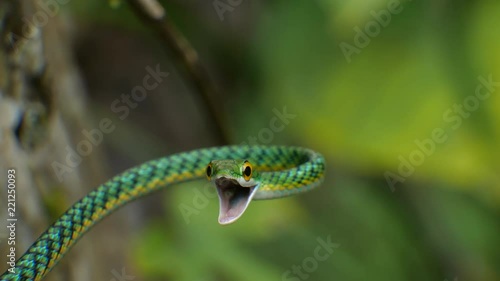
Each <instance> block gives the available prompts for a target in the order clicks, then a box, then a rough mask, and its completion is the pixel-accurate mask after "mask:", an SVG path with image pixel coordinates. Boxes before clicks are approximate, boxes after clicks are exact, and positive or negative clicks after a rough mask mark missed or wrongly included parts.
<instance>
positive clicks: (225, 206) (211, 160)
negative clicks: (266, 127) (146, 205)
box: [0, 146, 325, 281]
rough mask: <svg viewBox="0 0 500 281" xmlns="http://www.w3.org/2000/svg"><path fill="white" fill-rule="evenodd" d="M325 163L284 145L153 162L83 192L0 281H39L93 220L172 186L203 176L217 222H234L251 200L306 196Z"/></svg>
mask: <svg viewBox="0 0 500 281" xmlns="http://www.w3.org/2000/svg"><path fill="white" fill-rule="evenodd" d="M324 171H325V160H324V158H323V156H321V154H319V153H317V152H315V151H312V150H310V149H306V148H301V147H288V146H222V147H213V148H204V149H198V150H193V151H190V152H183V153H178V154H174V155H171V156H167V157H164V158H160V159H157V160H152V161H149V162H146V163H144V164H142V165H139V166H136V167H134V168H131V169H129V170H127V171H125V172H123V173H122V174H120V175H117V176H115V177H113V178H112V179H110V180H109V181H107V182H106V183H104V184H102V185H100V186H99V187H97V188H96V189H95V190H93V191H91V192H90V193H88V194H87V195H86V196H85V197H83V198H82V199H81V200H80V201H78V202H76V203H75V204H74V205H73V206H72V207H71V208H69V209H68V210H67V211H66V212H65V213H64V214H63V215H62V216H61V217H59V219H57V221H56V222H55V223H54V224H52V226H50V227H49V228H48V229H47V230H46V231H45V232H44V233H43V234H42V235H41V236H40V237H39V238H38V239H37V240H36V241H35V242H34V243H33V245H32V246H31V247H30V248H29V249H28V250H27V251H26V253H24V255H22V256H21V258H20V259H19V260H18V261H17V262H16V266H15V267H14V270H13V271H14V272H12V270H8V271H6V272H5V273H4V274H3V275H2V276H0V280H1V281H4V280H41V279H42V278H43V277H44V276H45V275H46V274H47V273H48V272H49V271H50V270H51V269H52V268H53V267H54V266H55V265H56V264H57V263H58V262H59V261H60V260H61V259H62V257H63V256H64V254H65V253H66V252H67V251H68V250H69V249H70V248H71V247H72V246H73V245H74V244H75V243H76V241H77V240H78V239H79V238H81V237H82V236H83V235H84V234H85V233H86V232H87V231H88V230H89V229H90V228H92V227H93V226H94V225H95V224H96V223H97V222H98V221H100V220H101V219H103V218H104V217H106V216H107V215H109V214H110V213H112V212H113V211H114V210H116V209H117V208H119V207H120V206H123V205H124V204H126V203H128V202H130V201H132V200H134V199H137V198H139V197H142V196H144V195H146V194H148V193H150V192H152V191H155V190H158V189H160V188H163V187H166V186H170V185H172V184H176V183H180V182H184V181H188V180H194V179H199V178H202V177H205V176H206V177H207V178H208V179H209V180H211V181H212V182H213V183H214V184H215V186H216V189H217V193H218V196H219V206H220V208H219V223H220V224H228V223H232V222H234V221H236V220H237V219H238V218H239V217H240V216H241V215H242V214H243V213H244V212H245V210H246V208H247V206H248V204H249V203H250V201H251V200H258V199H273V198H281V197H286V196H290V195H293V194H296V193H300V192H304V191H308V190H310V189H312V188H314V187H316V186H318V185H319V184H320V183H321V182H322V180H323V176H324Z"/></svg>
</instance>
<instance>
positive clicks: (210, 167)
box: [206, 162, 212, 180]
mask: <svg viewBox="0 0 500 281" xmlns="http://www.w3.org/2000/svg"><path fill="white" fill-rule="evenodd" d="M206 172H207V178H208V180H210V178H211V177H212V162H210V163H209V164H208V166H207V171H206Z"/></svg>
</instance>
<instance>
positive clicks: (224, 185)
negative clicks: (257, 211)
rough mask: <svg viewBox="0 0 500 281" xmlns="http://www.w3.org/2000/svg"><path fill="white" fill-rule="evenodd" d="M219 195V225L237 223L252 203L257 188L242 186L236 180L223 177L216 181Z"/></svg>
mask: <svg viewBox="0 0 500 281" xmlns="http://www.w3.org/2000/svg"><path fill="white" fill-rule="evenodd" d="M215 186H216V188H217V194H218V195H219V223H220V224H230V223H233V222H235V221H236V220H237V219H238V218H239V217H241V215H242V214H243V213H244V212H245V210H246V209H247V207H248V205H249V204H250V201H252V198H253V196H254V195H255V191H257V186H256V185H254V186H250V187H246V186H241V185H240V183H239V182H238V181H237V180H235V179H230V178H225V177H221V178H218V179H216V180H215Z"/></svg>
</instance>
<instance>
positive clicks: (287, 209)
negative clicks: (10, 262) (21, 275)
mask: <svg viewBox="0 0 500 281" xmlns="http://www.w3.org/2000/svg"><path fill="white" fill-rule="evenodd" d="M135 2H137V3H138V2H141V1H123V2H121V1H111V2H107V1H97V0H88V1H70V0H64V1H63V0H59V1H57V0H51V1H49V0H45V1H35V0H23V1H2V3H0V11H1V14H0V16H1V17H2V25H1V28H2V44H3V45H2V51H1V54H0V63H1V66H0V67H1V69H0V119H1V120H2V121H1V122H0V123H1V124H0V129H1V132H0V150H1V154H0V159H1V165H0V166H1V167H2V168H5V169H7V168H8V167H15V168H16V169H17V172H18V175H19V183H18V192H17V194H18V197H17V200H18V215H19V216H20V218H21V221H22V223H20V224H19V228H18V230H17V231H18V234H17V239H18V241H19V243H18V244H19V246H18V247H17V251H18V253H17V254H18V256H20V255H21V254H22V252H24V250H25V249H26V248H27V247H28V246H29V245H30V244H31V243H32V242H33V241H34V240H35V239H36V238H37V237H38V235H39V234H40V233H41V232H42V231H43V230H44V229H45V228H46V227H47V226H48V225H49V224H50V223H51V222H52V221H54V220H55V219H56V218H57V217H58V216H59V215H60V214H62V213H63V212H64V211H65V210H66V209H67V208H68V207H69V206H70V205H71V204H72V203H73V202H75V201H76V200H78V199H79V198H81V197H82V196H83V195H84V194H86V193H87V192H88V191H89V190H91V189H92V188H94V187H95V186H97V185H99V184H101V183H103V182H104V181H106V180H107V179H109V178H110V177H112V176H114V175H116V174H118V173H120V172H121V171H123V170H125V169H127V168H129V167H132V166H135V165H137V164H140V163H142V162H145V161H147V160H150V159H154V158H158V157H162V156H166V155H170V154H173V153H175V152H181V151H187V150H193V149H196V148H200V147H207V146H214V145H224V144H242V143H247V144H283V145H299V146H304V147H310V148H312V149H314V150H317V151H319V152H321V153H322V154H323V155H324V156H325V157H326V159H327V175H326V179H325V182H324V183H323V184H322V185H321V187H319V188H317V189H316V190H314V191H312V192H309V193H307V194H302V195H300V196H296V197H292V198H287V199H282V200H273V201H259V202H254V203H252V204H251V206H250V207H249V209H248V210H247V212H246V213H245V215H244V216H243V217H242V218H241V219H240V220H239V221H238V222H237V223H235V224H233V225H230V226H224V227H222V226H219V225H218V223H217V214H218V200H217V198H216V196H215V193H214V190H213V188H212V187H210V186H209V185H208V183H207V182H205V181H196V182H191V183H186V184H182V185H179V186H175V187H173V188H171V189H169V190H166V191H161V192H158V193H155V194H154V195H152V196H148V197H146V198H144V199H141V200H139V201H136V202H134V203H131V204H130V205H129V206H126V207H125V208H123V209H120V210H119V211H118V212H117V213H115V214H113V215H112V216H111V217H110V218H107V219H105V220H104V221H103V222H102V223H100V224H99V225H98V226H96V227H95V228H94V229H93V230H92V231H91V232H90V233H89V234H88V235H86V236H85V237H84V238H83V239H82V240H81V242H79V243H78V244H77V245H76V246H75V248H74V249H73V250H72V251H71V252H70V253H69V254H68V255H67V256H66V257H65V258H64V259H63V261H62V262H61V263H60V265H59V266H57V267H56V268H55V269H54V270H53V272H51V273H50V274H49V275H48V278H47V280H96V279H98V280H115V281H121V280H150V281H153V280H179V281H182V280H190V281H192V280H199V281H211V280H293V281H297V280H436V281H440V280H449V281H451V280H453V281H455V280H457V281H458V280H460V281H462V280H464V281H465V280H500V208H499V206H500V177H499V160H498V159H499V157H500V148H499V145H498V144H499V143H500V96H499V95H500V33H499V32H498V31H497V26H498V25H500V17H499V16H498V15H499V14H500V2H498V1H493V0H481V1H437V2H436V1H431V0H424V1H395V0H370V1H359V0H354V1H335V0H330V1H326V0H313V1H243V0H211V1H178V0H173V1H166V0H165V1H160V4H161V5H162V6H163V7H164V8H165V10H166V11H167V14H168V19H169V21H170V24H172V26H175V27H176V28H177V30H178V31H179V34H180V36H184V37H185V38H186V39H187V40H189V42H190V43H191V46H192V47H193V48H194V50H196V51H197V56H191V57H190V58H195V59H196V58H197V59H198V60H199V61H198V62H199V65H201V66H202V67H203V69H204V71H203V72H201V74H200V73H198V72H197V71H196V70H195V71H193V70H192V69H190V66H189V65H188V66H187V67H186V64H185V63H183V59H182V55H181V54H182V52H178V51H175V50H174V49H175V48H172V45H169V43H168V42H169V41H168V38H167V39H165V37H164V33H162V30H161V28H160V29H159V28H157V27H156V26H155V23H154V22H153V23H151V21H148V19H147V16H146V17H145V16H144V15H141V14H140V12H138V10H139V9H138V8H137V6H134V5H135V4H131V3H135ZM158 10H161V9H159V8H158ZM37 13H38V15H37ZM43 15H45V17H44V16H43ZM26 26H29V27H26ZM174 34H175V32H174ZM177 39H178V38H177ZM184 50H186V49H184ZM152 73H156V75H153V74H152ZM167 73H168V74H167ZM193 73H194V74H193ZM196 73H198V74H196ZM147 75H150V76H151V77H153V78H152V79H151V80H150V81H149V82H147V83H154V82H155V81H156V82H157V83H154V85H155V86H151V84H146V82H144V81H145V80H144V79H145V77H146V76H147ZM197 75H198V76H197ZM196 77H198V78H200V77H201V78H206V79H205V80H203V79H202V80H201V81H200V80H199V79H198V80H197V78H196ZM140 86H142V87H143V88H146V89H147V90H146V91H145V94H143V93H144V92H140V90H137V89H138V88H137V87H140ZM207 89H208V90H207ZM139 92H140V93H141V94H140V95H139V94H137V93H139ZM132 93H136V94H137V95H138V96H136V98H134V97H133V96H132V100H130V99H129V98H130V96H131V94H132ZM124 95H125V96H124ZM126 96H128V97H129V98H127V97H126ZM137 97H138V98H137ZM127 99H128V101H127ZM103 120H111V121H110V122H111V124H112V126H111V127H112V129H109V128H108V129H109V130H108V131H109V132H103V131H104V130H102V129H101V128H102V124H101V123H102V122H103ZM106 122H107V121H106ZM96 130H101V136H102V138H100V137H98V136H97V135H99V133H96ZM83 131H85V132H87V133H84V132H83ZM89 132H90V133H89ZM92 132H94V133H92ZM92 134H94V136H95V137H94V139H93V140H94V141H95V143H93V145H92V146H91V147H90V152H88V153H85V154H86V155H80V157H78V156H75V155H74V154H75V153H76V152H75V151H76V150H77V149H78V147H80V146H83V145H81V143H82V142H84V141H90V140H91V139H90V138H89V137H88V135H92ZM96 134H97V135H96ZM97 140H99V141H97ZM79 144H80V146H79ZM55 163H56V164H55ZM3 174H4V173H2V178H1V179H2V182H5V181H4V175H3ZM5 192H6V191H5V190H2V193H0V195H1V196H2V198H6V193H5ZM2 200H3V199H2ZM3 202H4V201H3ZM3 202H2V203H1V204H0V206H2V210H1V211H0V214H1V215H2V217H1V218H2V221H5V219H4V218H5V216H6V214H5V211H6V210H4V209H5V208H4V207H3V206H4V203H3ZM7 234H8V233H7V232H6V230H5V229H3V230H1V231H0V245H1V247H0V250H1V251H0V252H1V254H2V257H5V255H6V253H7V249H6V247H5V245H6V244H5V238H6V237H7ZM325 245H330V246H331V247H330V248H329V247H328V246H325ZM318 253H319V256H318ZM2 260H3V258H2ZM4 267H5V263H2V265H1V266H0V268H1V269H2V270H3V269H4ZM124 274H126V275H125V277H124Z"/></svg>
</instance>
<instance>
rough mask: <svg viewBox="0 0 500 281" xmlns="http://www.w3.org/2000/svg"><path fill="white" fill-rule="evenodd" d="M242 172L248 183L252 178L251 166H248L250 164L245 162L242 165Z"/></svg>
mask: <svg viewBox="0 0 500 281" xmlns="http://www.w3.org/2000/svg"><path fill="white" fill-rule="evenodd" d="M242 170H243V178H244V179H245V180H246V181H249V180H250V179H251V178H252V164H250V162H248V161H247V160H245V162H244V163H243V169H242Z"/></svg>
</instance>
